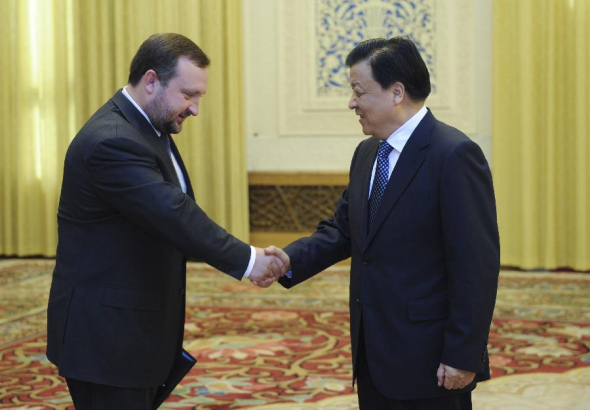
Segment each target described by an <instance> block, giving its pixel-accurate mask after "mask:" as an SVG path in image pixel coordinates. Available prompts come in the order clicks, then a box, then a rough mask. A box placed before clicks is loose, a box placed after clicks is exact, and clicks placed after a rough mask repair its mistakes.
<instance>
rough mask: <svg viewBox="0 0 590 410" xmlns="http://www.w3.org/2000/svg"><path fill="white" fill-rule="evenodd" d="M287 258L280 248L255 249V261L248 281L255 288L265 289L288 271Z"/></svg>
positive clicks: (288, 262)
mask: <svg viewBox="0 0 590 410" xmlns="http://www.w3.org/2000/svg"><path fill="white" fill-rule="evenodd" d="M289 266H290V261H289V256H288V255H287V254H286V253H285V251H283V250H282V249H280V248H277V247H275V246H269V247H268V248H265V249H262V248H256V260H255V261H254V267H253V268H252V272H250V276H248V279H250V281H252V283H253V284H255V285H256V286H260V287H261V288H267V287H269V286H270V285H272V284H273V282H274V281H276V280H278V278H280V277H281V276H284V275H285V273H286V272H287V271H288V270H289Z"/></svg>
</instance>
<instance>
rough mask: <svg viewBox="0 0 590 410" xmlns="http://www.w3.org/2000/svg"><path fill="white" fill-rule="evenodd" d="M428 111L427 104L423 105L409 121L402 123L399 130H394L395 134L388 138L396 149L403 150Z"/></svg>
mask: <svg viewBox="0 0 590 410" xmlns="http://www.w3.org/2000/svg"><path fill="white" fill-rule="evenodd" d="M427 113H428V110H427V109H426V106H424V105H423V106H422V108H420V110H418V112H417V113H416V114H414V115H413V116H412V118H410V119H409V120H408V121H406V122H405V123H403V124H402V126H401V127H399V128H398V129H397V130H395V131H394V133H393V134H391V135H390V136H389V138H387V143H388V144H389V145H391V146H392V147H393V148H395V150H396V151H398V152H400V153H401V152H402V150H403V149H404V147H405V145H406V143H407V142H408V140H409V139H410V137H411V136H412V133H413V132H414V130H415V129H416V128H417V127H418V124H420V121H422V119H423V118H424V116H425V115H426V114H427Z"/></svg>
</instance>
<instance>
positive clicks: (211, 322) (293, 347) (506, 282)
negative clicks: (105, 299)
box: [0, 260, 590, 410]
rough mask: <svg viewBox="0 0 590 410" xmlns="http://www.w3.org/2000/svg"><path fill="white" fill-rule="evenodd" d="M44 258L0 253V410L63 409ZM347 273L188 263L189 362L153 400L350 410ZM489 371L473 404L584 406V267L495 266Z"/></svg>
mask: <svg viewBox="0 0 590 410" xmlns="http://www.w3.org/2000/svg"><path fill="white" fill-rule="evenodd" d="M52 269H53V261H50V260H0V284H1V288H0V296H1V297H0V355H1V356H0V408H10V409H23V410H25V409H26V410H42V409H55V410H58V409H59V410H61V409H73V406H72V403H71V401H70V398H69V395H68V394H67V390H66V386H65V383H64V381H63V380H62V379H61V378H60V377H59V376H57V372H56V369H55V368H54V367H53V366H52V365H50V363H49V362H48V361H47V359H46V358H45V355H44V352H45V340H46V337H45V320H46V315H45V309H46V303H47V293H48V289H49V284H50V279H51V271H52ZM347 292H348V271H347V268H332V269H330V270H328V271H326V272H324V273H322V274H321V275H319V276H318V277H316V278H314V279H313V280H311V281H308V283H306V284H303V285H301V286H299V287H298V288H295V289H292V290H290V291H286V290H284V289H282V288H281V287H280V286H273V287H271V288H270V289H266V290H259V289H257V288H254V287H253V286H251V285H250V284H249V282H246V281H244V282H237V281H235V280H233V279H231V278H229V277H227V276H225V275H223V274H220V273H219V272H216V271H215V270H213V269H211V268H209V267H207V266H205V265H200V264H191V265H190V266H189V284H188V292H187V294H188V306H187V325H186V331H185V335H186V340H185V348H187V350H189V351H190V352H191V353H192V354H193V355H194V356H195V357H197V359H198V364H197V365H196V367H195V368H193V370H192V371H191V373H190V374H189V375H188V376H187V377H186V378H185V379H184V381H183V383H182V384H181V385H180V386H179V387H178V388H177V389H176V390H175V392H174V394H173V396H171V397H170V399H169V400H168V401H167V402H166V403H165V404H164V405H163V406H162V407H161V408H162V409H178V410H184V409H203V410H204V409H246V408H247V409H257V410H262V409H264V410H271V409H272V410H275V409H276V410H280V409H290V410H299V409H301V410H303V409H330V410H343V409H357V408H358V406H357V401H356V394H355V393H354V391H353V390H352V387H351V381H350V378H351V372H352V368H351V364H350V342H349V338H348V312H347V309H348V301H347ZM490 359H491V363H492V372H493V375H492V377H493V378H492V380H490V381H488V382H486V383H482V384H480V385H479V386H478V388H477V389H476V390H475V392H474V394H473V402H474V409H476V410H492V409H494V410H495V409H502V410H506V409H508V410H510V409H535V410H536V409H590V275H589V274H569V273H558V274H549V273H521V272H508V271H506V272H502V274H501V277H500V290H499V295H498V303H497V308H496V312H495V315H494V322H493V328H492V332H491V337H490Z"/></svg>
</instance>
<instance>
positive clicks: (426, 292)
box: [281, 111, 499, 399]
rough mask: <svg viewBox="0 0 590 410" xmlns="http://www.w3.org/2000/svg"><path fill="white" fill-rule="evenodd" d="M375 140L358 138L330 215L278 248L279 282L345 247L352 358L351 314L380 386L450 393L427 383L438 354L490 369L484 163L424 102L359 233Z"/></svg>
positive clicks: (493, 283)
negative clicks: (284, 267) (281, 258)
mask: <svg viewBox="0 0 590 410" xmlns="http://www.w3.org/2000/svg"><path fill="white" fill-rule="evenodd" d="M378 145H379V141H378V140H376V139H375V138H369V139H366V140H365V141H363V142H361V143H360V144H359V146H358V147H357V149H356V152H355V153H354V156H353V159H352V163H351V167H350V181H349V184H348V187H347V189H346V190H345V191H344V193H343V195H342V197H341V198H340V200H339V202H338V205H337V208H336V212H335V214H334V216H333V217H332V218H331V219H329V220H325V221H322V222H321V223H320V224H319V225H318V228H317V230H316V232H315V233H314V234H313V235H312V236H311V237H308V238H302V239H299V240H297V241H295V242H293V243H292V244H290V245H289V246H287V247H286V248H285V251H286V252H287V254H288V255H289V257H290V258H291V267H292V272H293V277H292V279H288V278H286V277H285V278H282V279H281V283H282V284H283V285H284V286H286V287H291V286H294V285H296V284H298V283H300V282H303V281H304V280H307V279H309V278H310V277H312V276H314V275H315V274H317V273H318V272H320V271H322V270H323V269H325V268H327V267H329V266H331V265H332V264H334V263H335V262H337V261H340V260H342V259H345V258H347V257H349V256H352V261H351V271H350V321H351V324H350V325H351V327H350V328H351V339H352V354H353V365H354V366H356V353H357V347H358V338H359V328H360V323H361V313H362V321H363V326H364V337H365V345H366V350H367V360H368V365H369V369H370V371H371V375H372V378H373V381H374V383H375V385H376V386H377V388H378V389H379V390H380V391H381V392H382V393H383V394H384V395H386V396H388V397H390V398H393V399H420V398H430V397H438V396H444V395H447V394H456V393H457V392H458V391H457V390H454V391H451V392H449V391H447V390H445V389H444V388H439V387H437V379H436V370H437V368H438V366H439V363H440V362H442V363H445V364H447V365H449V366H453V367H455V368H458V369H463V370H470V371H474V372H477V376H476V381H477V380H485V379H487V378H489V364H488V357H487V350H486V344H487V337H488V333H489V327H490V323H491V319H492V312H493V310H494V304H495V298H496V289H497V281H498V273H499V237H498V228H497V222H496V208H495V199H494V190H493V185H492V177H491V173H490V169H489V167H488V163H487V162H486V159H485V158H484V155H483V153H482V151H481V150H480V148H479V147H478V146H477V144H475V143H474V142H472V141H471V140H470V139H469V138H468V137H466V136H465V135H464V134H462V133H461V132H460V131H458V130H456V129H454V128H452V127H449V126H447V125H445V124H443V123H441V122H439V121H437V120H436V119H435V118H434V116H433V115H432V114H431V113H430V111H429V112H428V113H427V115H426V116H425V117H424V118H423V120H422V121H421V122H420V124H419V125H418V127H417V128H416V130H415V131H414V133H413V134H412V136H411V137H410V139H409V140H408V142H407V144H406V146H405V147H404V149H403V150H402V153H401V155H400V157H399V160H398V162H397V165H396V167H395V168H394V170H393V173H392V175H391V178H390V179H389V182H388V185H387V188H386V191H385V193H384V195H383V198H382V200H381V204H380V206H379V209H378V211H377V215H376V219H375V222H374V225H373V228H372V230H371V231H370V232H368V233H367V213H368V211H367V205H368V192H369V191H368V189H369V183H370V178H371V170H372V166H373V163H374V160H375V156H376V153H377V148H378ZM476 381H475V382H476ZM475 382H474V383H472V384H471V385H470V386H468V387H466V388H465V389H464V390H460V391H461V392H462V391H469V390H472V389H473V388H474V387H475Z"/></svg>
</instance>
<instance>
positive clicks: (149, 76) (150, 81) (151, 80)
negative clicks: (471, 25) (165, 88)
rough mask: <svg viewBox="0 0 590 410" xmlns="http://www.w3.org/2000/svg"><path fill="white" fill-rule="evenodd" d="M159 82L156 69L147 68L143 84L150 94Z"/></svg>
mask: <svg viewBox="0 0 590 410" xmlns="http://www.w3.org/2000/svg"><path fill="white" fill-rule="evenodd" d="M159 83H160V81H159V80H158V74H156V72H155V71H154V70H151V69H150V70H147V71H146V72H145V74H144V75H143V85H144V87H145V90H146V92H147V93H148V94H152V93H154V92H155V91H156V88H157V86H158V84H159Z"/></svg>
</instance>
